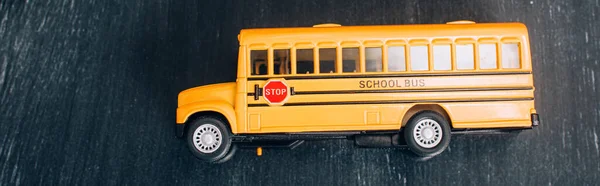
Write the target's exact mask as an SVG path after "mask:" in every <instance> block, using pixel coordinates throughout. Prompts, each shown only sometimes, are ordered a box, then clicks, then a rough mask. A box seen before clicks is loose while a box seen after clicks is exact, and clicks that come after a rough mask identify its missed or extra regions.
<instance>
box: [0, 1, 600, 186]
mask: <svg viewBox="0 0 600 186" xmlns="http://www.w3.org/2000/svg"><path fill="white" fill-rule="evenodd" d="M599 7H600V4H599V2H598V1H594V0H581V1H560V0H550V1H538V0H533V1H529V0H527V1H491V0H490V1H417V0H409V1H355V0H340V1H332V0H326V1H231V0H223V1H205V2H203V1H181V0H164V1H100V0H90V1H74V0H48V1H35V0H3V1H0V43H2V44H1V45H0V122H1V125H0V185H89V184H100V185H124V184H127V185H143V184H152V185H155V184H156V185H170V184H185V185H221V184H223V185H429V184H433V185H594V184H598V182H599V181H600V163H599V162H600V161H599V159H600V150H599V149H600V148H599V146H600V141H599V139H598V136H599V134H600V124H599V121H600V99H599V97H598V96H599V95H600V64H599V61H600V53H599V52H598V51H599V50H600V40H599V39H598V38H600V26H599V24H598V23H600V8H599ZM454 20H473V21H476V22H508V21H519V22H523V23H525V24H526V25H527V26H528V27H529V31H530V34H531V36H530V37H531V42H532V45H531V47H532V50H531V51H532V52H533V56H532V57H533V67H534V69H535V70H534V74H535V76H534V77H535V86H536V97H537V102H536V104H537V108H538V112H539V113H540V114H541V119H542V125H541V126H539V127H538V128H536V129H534V130H530V131H525V132H522V133H520V134H516V135H492V136H484V135H463V136H455V137H454V138H453V141H452V142H451V144H450V147H449V149H448V150H447V151H446V152H445V153H443V154H442V155H440V156H438V157H435V158H432V159H428V160H421V159H415V158H413V157H412V156H411V155H410V153H408V152H406V151H404V150H398V149H361V148H355V147H354V146H353V144H352V143H351V141H344V140H333V141H319V142H307V143H305V144H303V145H301V146H299V147H298V148H297V149H295V150H265V151H264V155H263V156H262V157H257V156H256V155H255V152H254V151H253V150H242V151H238V153H237V154H236V156H235V157H234V158H233V159H232V160H230V161H229V162H227V163H225V164H220V165H211V164H205V163H202V162H201V161H198V160H197V159H195V158H194V157H193V156H192V155H191V154H190V153H189V151H188V149H187V148H186V146H185V143H184V141H183V140H180V139H178V138H176V137H175V128H174V122H175V108H176V106H177V105H176V101H177V94H178V92H179V91H181V90H184V89H186V88H190V87H193V86H198V85H205V84H209V83H219V82H226V81H234V80H235V75H236V73H235V69H236V60H237V44H238V43H237V33H238V32H239V30H240V29H242V28H256V27H293V26H311V25H314V24H319V23H329V22H333V23H338V24H342V25H372V24H412V23H445V22H447V21H454Z"/></svg>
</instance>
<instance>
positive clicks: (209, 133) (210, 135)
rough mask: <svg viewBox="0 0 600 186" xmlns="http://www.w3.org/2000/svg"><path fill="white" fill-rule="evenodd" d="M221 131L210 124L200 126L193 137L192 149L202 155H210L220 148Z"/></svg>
mask: <svg viewBox="0 0 600 186" xmlns="http://www.w3.org/2000/svg"><path fill="white" fill-rule="evenodd" d="M221 137H222V136H221V131H220V130H219V128H217V127H216V126H214V125H212V124H203V125H200V127H198V128H197V129H196V130H195V131H194V136H193V139H192V140H193V142H194V147H196V149H198V150H199V151H200V152H203V153H211V152H214V151H216V150H217V149H219V147H220V146H221Z"/></svg>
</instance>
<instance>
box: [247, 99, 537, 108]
mask: <svg viewBox="0 0 600 186" xmlns="http://www.w3.org/2000/svg"><path fill="white" fill-rule="evenodd" d="M530 100H533V98H532V97H528V98H495V99H450V100H382V101H379V100H378V101H336V102H302V103H286V104H284V105H283V106H317V105H364V104H402V103H456V102H495V101H530ZM268 106H269V105H268V104H266V103H255V104H248V107H268Z"/></svg>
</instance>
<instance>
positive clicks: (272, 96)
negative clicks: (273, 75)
mask: <svg viewBox="0 0 600 186" xmlns="http://www.w3.org/2000/svg"><path fill="white" fill-rule="evenodd" d="M263 96H264V97H265V100H266V101H267V102H269V104H283V103H284V102H285V101H286V99H287V98H288V97H289V91H288V86H287V85H286V84H285V83H284V82H283V81H281V80H270V81H268V82H267V83H266V84H265V87H264V88H263Z"/></svg>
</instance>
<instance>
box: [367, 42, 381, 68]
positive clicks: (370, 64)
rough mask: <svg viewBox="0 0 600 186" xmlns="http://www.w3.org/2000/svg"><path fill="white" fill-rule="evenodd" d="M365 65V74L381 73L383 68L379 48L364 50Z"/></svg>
mask: <svg viewBox="0 0 600 186" xmlns="http://www.w3.org/2000/svg"><path fill="white" fill-rule="evenodd" d="M365 63H366V64H365V65H366V66H365V68H366V69H365V70H366V71H367V72H381V71H382V70H381V69H382V68H383V67H382V66H383V61H382V52H381V47H367V48H365Z"/></svg>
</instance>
